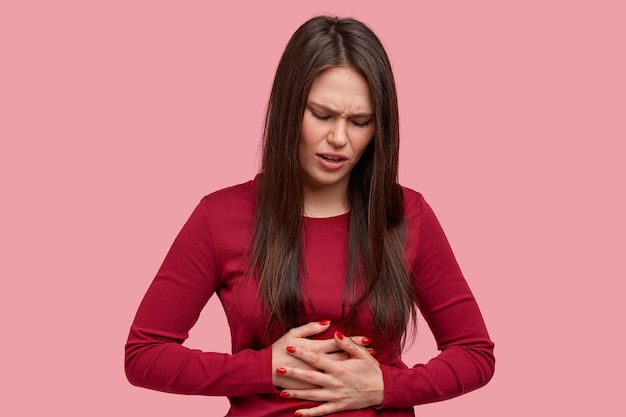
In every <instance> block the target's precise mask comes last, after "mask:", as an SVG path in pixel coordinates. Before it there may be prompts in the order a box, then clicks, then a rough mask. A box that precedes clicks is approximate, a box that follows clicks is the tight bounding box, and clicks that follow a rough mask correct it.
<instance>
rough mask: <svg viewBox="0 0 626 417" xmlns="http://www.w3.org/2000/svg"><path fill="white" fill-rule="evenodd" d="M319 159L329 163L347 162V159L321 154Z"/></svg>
mask: <svg viewBox="0 0 626 417" xmlns="http://www.w3.org/2000/svg"><path fill="white" fill-rule="evenodd" d="M319 157H320V158H322V159H324V160H326V161H329V162H341V161H345V160H346V158H344V157H342V156H336V155H325V154H319Z"/></svg>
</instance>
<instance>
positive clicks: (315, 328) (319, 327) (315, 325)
mask: <svg viewBox="0 0 626 417" xmlns="http://www.w3.org/2000/svg"><path fill="white" fill-rule="evenodd" d="M328 326H330V320H322V321H319V322H318V321H313V322H310V323H307V324H303V325H302V326H299V327H294V328H293V329H291V330H289V332H288V333H290V334H291V335H293V336H295V337H309V336H313V335H315V334H319V333H322V332H323V331H324V330H326V329H328Z"/></svg>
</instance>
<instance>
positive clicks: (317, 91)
mask: <svg viewBox="0 0 626 417" xmlns="http://www.w3.org/2000/svg"><path fill="white" fill-rule="evenodd" d="M308 102H309V103H311V102H312V103H315V104H319V105H323V106H326V107H331V108H333V109H336V110H337V111H342V112H344V111H350V112H356V111H358V112H371V111H372V105H371V99H370V89H369V86H368V84H367V81H366V80H365V77H363V76H362V75H361V74H360V73H359V72H357V71H356V70H354V69H352V68H348V67H332V68H328V69H327V70H324V71H323V72H322V73H321V74H320V75H318V76H317V77H316V78H315V80H313V83H312V84H311V89H310V90H309V96H308Z"/></svg>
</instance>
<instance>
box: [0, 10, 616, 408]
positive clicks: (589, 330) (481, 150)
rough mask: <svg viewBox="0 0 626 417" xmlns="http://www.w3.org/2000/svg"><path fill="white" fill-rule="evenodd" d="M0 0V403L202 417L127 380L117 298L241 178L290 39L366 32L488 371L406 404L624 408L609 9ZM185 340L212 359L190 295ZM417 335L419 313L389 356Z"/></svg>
mask: <svg viewBox="0 0 626 417" xmlns="http://www.w3.org/2000/svg"><path fill="white" fill-rule="evenodd" d="M397 3H398V4H396V3H394V2H374V1H372V2H366V1H341V2H339V1H321V0H320V1H316V2H299V1H298V2H296V1H283V2H278V1H264V2H252V1H250V2H241V1H232V2H221V3H216V2H202V1H195V2H190V1H176V2H174V1H171V2H164V1H117V0H116V1H78V0H76V1H62V0H59V1H5V2H2V5H0V60H1V61H0V73H1V76H0V139H1V147H0V181H1V192H2V205H1V210H2V216H0V245H1V248H0V249H1V252H0V253H1V257H2V259H1V263H0V267H1V270H0V271H1V272H0V273H1V275H2V277H1V288H0V297H1V300H0V301H1V302H0V309H1V311H0V314H1V315H0V317H1V320H2V322H1V327H0V329H1V332H2V355H1V356H0V360H1V363H0V372H1V374H2V378H0V385H1V387H0V392H2V401H1V402H0V404H1V405H0V414H2V415H5V416H35V415H65V416H111V415H116V416H135V415H150V416H170V415H172V414H173V413H176V415H180V416H220V415H223V414H224V413H225V412H226V410H227V408H228V405H227V401H226V399H224V398H209V397H200V396H198V397H192V396H183V395H172V394H164V393H159V392H153V391H149V390H145V389H140V388H136V387H133V386H131V385H130V384H129V383H128V382H127V381H126V378H125V376H124V372H123V346H124V343H125V340H126V337H127V334H128V329H129V326H130V324H131V321H132V319H133V317H134V314H135V311H136V309H137V307H138V305H139V302H140V300H141V298H142V296H143V294H144V292H145V291H146V289H147V287H148V285H149V284H150V282H151V280H152V278H153V277H154V274H155V273H156V270H157V269H158V267H159V266H160V263H161V261H162V259H163V257H164V256H165V254H166V252H167V250H168V249H169V247H170V245H171V243H172V241H173V239H174V237H175V236H176V234H177V232H178V230H179V229H180V227H181V226H182V225H183V223H184V222H185V220H186V219H187V217H188V216H189V214H190V213H191V211H192V210H193V208H194V207H195V205H196V204H197V203H198V201H199V200H200V198H201V197H202V196H203V195H205V194H208V193H210V192H212V191H215V190H217V189H219V188H222V187H225V186H229V185H233V184H237V183H240V182H244V181H247V180H249V179H251V178H252V177H253V176H254V175H255V173H256V172H257V170H258V167H259V142H260V136H261V130H262V122H263V114H264V111H265V106H266V102H267V98H268V94H269V91H270V87H271V83H272V78H273V75H274V71H275V69H276V66H277V63H278V60H279V57H280V54H281V52H282V50H283V48H284V46H285V44H286V43H287V41H288V39H289V37H290V36H291V34H292V33H293V32H294V31H295V29H296V28H297V27H298V26H299V25H300V24H302V23H303V22H304V21H305V20H307V19H308V18H310V17H313V16H315V15H318V14H327V13H328V14H334V15H339V16H344V17H345V16H353V17H356V18H358V19H360V20H362V21H364V22H365V23H367V24H368V25H370V26H371V27H372V28H373V30H374V31H375V32H376V33H377V34H378V36H379V37H380V38H381V40H382V42H383V43H384V45H385V47H386V48H387V52H388V53H389V56H390V58H391V61H392V64H393V68H394V71H395V75H396V81H397V86H398V91H399V101H400V114H401V119H400V121H401V129H402V132H401V135H402V136H401V161H400V163H401V165H400V181H401V182H402V184H404V185H406V186H409V187H411V188H414V189H416V190H418V191H421V192H422V193H423V194H424V195H425V197H426V199H427V200H428V201H429V202H430V204H431V205H432V206H433V208H434V210H435V213H437V215H438V217H439V219H440V221H441V223H442V224H443V227H444V230H445V231H446V233H447V235H448V238H449V240H450V242H451V244H452V247H453V249H454V251H455V253H456V255H457V258H458V261H459V263H460V264H461V267H462V269H463V271H464V273H465V276H466V279H467V280H468V282H469V284H470V286H471V288H472V290H473V291H474V293H475V296H476V298H477V299H478V302H479V304H480V307H481V309H482V312H483V315H484V317H485V320H486V323H487V327H488V328H489V330H490V333H491V336H492V337H493V340H494V341H495V343H496V359H497V365H496V374H495V376H494V378H493V380H492V382H491V383H490V384H489V385H487V386H486V387H484V388H482V389H480V390H478V391H476V392H473V393H471V394H468V395H465V396H463V397H460V398H457V399H453V400H450V401H445V402H442V403H438V404H430V405H424V406H418V407H416V413H417V415H419V416H422V417H425V416H432V417H434V416H453V415H465V416H503V415H506V416H529V415H536V416H544V415H574V414H576V415H602V416H623V415H624V408H625V407H624V402H623V399H622V397H623V390H624V383H623V381H624V373H625V372H626V369H625V366H624V359H623V358H624V354H623V352H622V349H623V347H624V345H625V343H624V342H625V340H624V339H625V337H624V324H623V319H624V318H625V316H626V315H625V314H624V307H623V301H622V299H623V298H624V293H625V291H624V280H625V279H626V271H625V267H624V256H625V248H626V244H625V238H624V236H626V227H625V226H626V225H625V221H624V215H625V214H626V204H625V191H624V190H625V188H626V187H625V179H626V173H625V170H624V165H625V163H624V160H625V157H626V152H625V149H624V147H625V145H624V143H625V140H626V83H625V78H626V77H625V76H624V74H626V64H625V55H626V52H625V51H626V29H625V28H626V25H625V24H624V20H625V17H626V10H625V9H624V2H622V1H617V0H616V1H602V0H597V1H591V0H589V1H575V0H572V1H550V0H542V1H535V0H533V1H500V0H492V1H480V0H479V1H437V2H426V1H418V2H408V1H407V2H403V3H402V4H399V3H400V2H397ZM186 345H187V346H190V347H195V348H200V349H204V350H211V351H222V352H228V351H230V337H229V332H228V327H227V325H226V321H225V318H224V314H223V312H222V311H221V307H220V305H219V303H218V302H217V299H216V298H214V299H212V300H211V301H210V302H209V304H208V305H207V307H206V309H205V311H204V312H203V314H202V316H201V318H200V320H199V322H198V323H197V325H196V327H194V329H193V330H192V333H191V337H190V339H189V340H188V341H187V342H186ZM434 354H436V348H435V345H434V342H433V339H432V336H431V335H430V333H429V330H428V328H427V327H426V326H424V325H423V323H422V326H421V327H420V330H419V334H418V336H417V339H416V341H415V343H414V345H413V347H412V348H411V350H410V351H409V352H407V354H406V355H405V360H406V362H407V363H409V364H410V365H412V364H414V363H417V362H423V361H427V360H428V359H429V358H430V357H432V356H433V355H434Z"/></svg>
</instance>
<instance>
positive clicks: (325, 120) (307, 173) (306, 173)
mask: <svg viewBox="0 0 626 417" xmlns="http://www.w3.org/2000/svg"><path fill="white" fill-rule="evenodd" d="M373 118H374V111H373V108H372V103H371V100H370V91H369V87H368V85H367V81H366V80H365V78H363V76H362V75H361V74H359V73H358V72H356V71H355V70H353V69H351V68H344V67H333V68H329V69H327V70H325V71H324V72H322V73H321V74H320V75H319V76H318V77H317V78H316V79H315V80H314V81H313V84H312V85H311V89H310V91H309V96H308V98H307V103H306V108H305V110H304V115H303V117H302V129H301V131H300V145H299V149H298V158H299V162H300V169H301V172H302V180H303V184H304V190H305V192H307V191H317V190H320V189H326V190H331V189H333V190H335V191H337V192H338V193H343V195H345V192H346V190H347V188H348V182H349V180H350V171H352V168H354V166H355V165H356V163H357V162H358V161H359V158H361V155H363V152H364V151H365V149H366V148H367V145H368V144H369V143H370V142H371V140H372V137H373V136H374V130H375V126H374V120H373Z"/></svg>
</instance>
